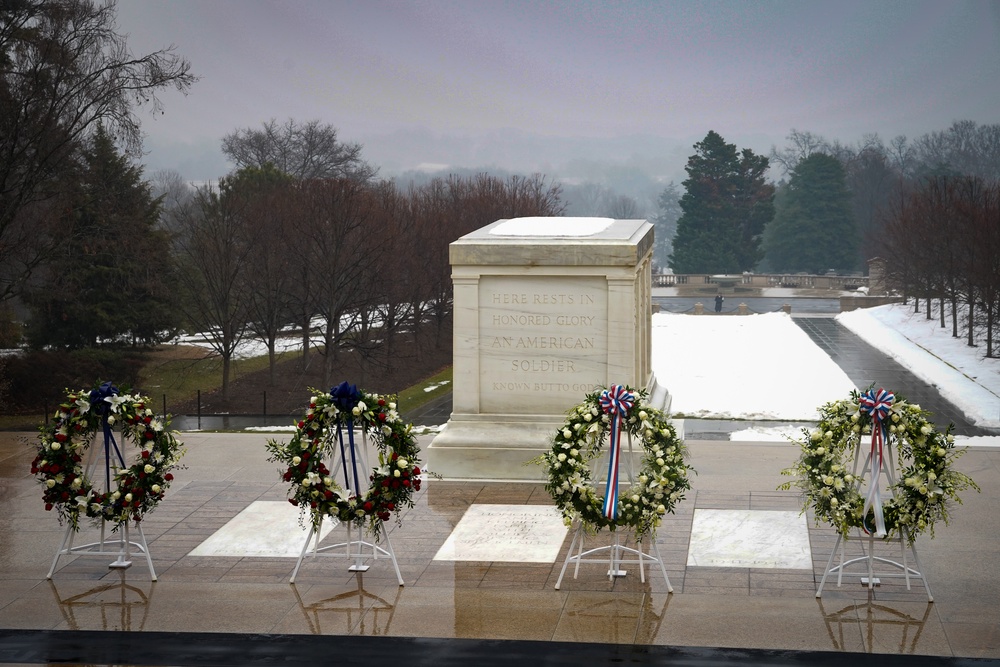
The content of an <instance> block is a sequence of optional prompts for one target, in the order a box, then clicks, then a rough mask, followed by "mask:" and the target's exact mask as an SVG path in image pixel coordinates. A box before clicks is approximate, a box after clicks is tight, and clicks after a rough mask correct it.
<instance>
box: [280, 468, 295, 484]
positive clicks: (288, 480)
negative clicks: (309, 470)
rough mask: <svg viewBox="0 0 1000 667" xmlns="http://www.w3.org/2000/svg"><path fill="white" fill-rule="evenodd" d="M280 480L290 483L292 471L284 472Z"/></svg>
mask: <svg viewBox="0 0 1000 667" xmlns="http://www.w3.org/2000/svg"><path fill="white" fill-rule="evenodd" d="M281 478H282V479H284V480H285V481H286V482H290V481H292V471H291V470H286V471H285V474H284V475H282V476H281Z"/></svg>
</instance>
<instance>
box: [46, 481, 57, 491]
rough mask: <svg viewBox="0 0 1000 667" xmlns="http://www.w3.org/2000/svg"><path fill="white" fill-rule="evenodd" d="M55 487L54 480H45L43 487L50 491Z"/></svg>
mask: <svg viewBox="0 0 1000 667" xmlns="http://www.w3.org/2000/svg"><path fill="white" fill-rule="evenodd" d="M55 485H56V480H54V479H47V480H45V486H47V487H49V488H50V489H51V488H52V487H53V486H55Z"/></svg>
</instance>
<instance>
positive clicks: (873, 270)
mask: <svg viewBox="0 0 1000 667" xmlns="http://www.w3.org/2000/svg"><path fill="white" fill-rule="evenodd" d="M885 264H886V262H885V260H884V259H882V258H881V257H872V258H871V259H870V260H868V296H885V295H887V294H888V293H889V288H888V286H887V285H886V282H885Z"/></svg>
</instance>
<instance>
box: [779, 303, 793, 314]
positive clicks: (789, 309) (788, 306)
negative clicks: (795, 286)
mask: <svg viewBox="0 0 1000 667" xmlns="http://www.w3.org/2000/svg"><path fill="white" fill-rule="evenodd" d="M781 312H783V313H788V314H789V315H791V314H792V304H790V303H783V304H781Z"/></svg>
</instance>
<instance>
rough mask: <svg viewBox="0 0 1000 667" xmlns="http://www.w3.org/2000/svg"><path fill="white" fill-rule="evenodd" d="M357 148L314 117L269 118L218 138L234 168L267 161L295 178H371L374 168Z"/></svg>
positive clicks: (261, 165) (260, 166) (359, 145)
mask: <svg viewBox="0 0 1000 667" xmlns="http://www.w3.org/2000/svg"><path fill="white" fill-rule="evenodd" d="M361 148H362V146H361V144H357V143H346V142H342V141H339V140H338V139H337V129H336V128H335V127H333V126H332V125H328V124H325V123H320V121H318V120H311V121H308V122H306V123H298V122H297V121H295V120H293V119H288V120H287V121H285V122H284V123H281V124H279V123H278V121H277V120H275V119H273V118H272V119H271V120H269V121H267V122H266V123H264V125H263V127H261V128H259V129H254V128H249V127H248V128H243V129H240V130H236V131H234V132H230V133H229V134H227V135H226V136H224V137H223V138H222V152H223V153H224V154H225V156H226V157H227V158H229V159H230V160H231V161H232V162H233V164H235V165H236V168H237V169H245V168H257V169H263V168H264V167H265V166H266V165H268V164H271V165H273V166H274V167H275V168H277V169H278V170H279V171H281V172H282V173H285V174H288V175H289V176H291V177H293V178H295V179H299V180H310V179H317V178H347V179H352V180H358V181H368V180H371V179H372V178H373V177H374V176H375V174H376V173H377V171H378V170H377V169H376V168H375V167H372V166H371V165H369V164H368V163H367V162H365V161H364V160H363V159H361Z"/></svg>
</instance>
